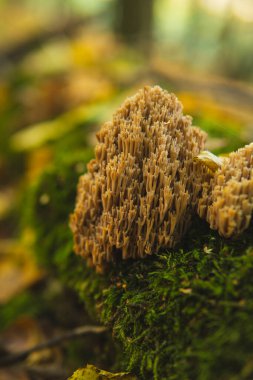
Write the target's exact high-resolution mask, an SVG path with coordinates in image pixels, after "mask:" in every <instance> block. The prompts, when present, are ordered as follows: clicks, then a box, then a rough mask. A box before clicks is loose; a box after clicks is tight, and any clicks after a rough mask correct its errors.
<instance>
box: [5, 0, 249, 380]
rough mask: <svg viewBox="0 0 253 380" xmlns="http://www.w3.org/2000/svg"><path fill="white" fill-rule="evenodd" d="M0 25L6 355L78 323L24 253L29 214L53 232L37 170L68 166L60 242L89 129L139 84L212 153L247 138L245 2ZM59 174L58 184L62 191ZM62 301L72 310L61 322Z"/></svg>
mask: <svg viewBox="0 0 253 380" xmlns="http://www.w3.org/2000/svg"><path fill="white" fill-rule="evenodd" d="M0 17H1V23H0V306H1V311H0V329H1V331H2V338H1V340H0V350H1V349H2V348H4V349H5V350H14V351H15V350H21V349H24V348H25V347H28V346H29V345H31V343H32V342H33V343H34V342H37V341H40V339H42V338H41V337H44V339H45V336H48V335H51V334H52V332H53V333H55V332H59V331H61V329H62V330H64V329H65V328H71V327H73V326H76V325H78V324H81V323H83V316H82V313H80V308H81V309H82V307H81V306H80V305H79V303H78V300H76V299H75V297H74V296H73V294H72V293H71V294H70V295H69V296H68V294H69V293H68V292H69V290H66V289H65V288H64V289H63V288H62V285H60V284H59V281H57V279H56V276H55V275H53V274H52V273H51V272H50V269H49V268H46V265H45V262H43V260H44V259H42V260H41V258H40V260H37V259H36V252H35V254H34V251H36V249H35V248H34V247H35V246H36V244H35V245H34V241H36V236H37V235H36V231H35V230H34V228H32V227H33V226H32V224H33V223H32V222H31V220H32V219H31V214H32V213H33V212H34V207H35V206H34V205H36V204H38V205H39V207H40V208H39V210H40V211H39V217H41V215H43V218H44V219H43V220H44V222H45V221H46V222H48V221H50V220H54V223H55V220H57V218H55V219H54V217H55V213H56V211H54V209H53V210H52V209H48V210H49V211H48V213H45V214H43V213H42V212H41V208H42V209H43V207H48V205H49V204H50V202H51V203H53V202H52V199H53V196H51V194H50V193H49V192H50V190H49V188H48V187H44V188H43V191H38V193H36V192H35V193H33V202H35V203H32V201H31V200H29V194H30V193H31V189H32V188H34V186H36V184H37V183H38V182H39V181H40V178H41V176H42V175H43V174H44V173H48V172H47V171H48V170H49V171H50V170H51V172H50V173H51V174H50V175H51V177H50V178H53V179H54V180H55V178H56V177H54V175H53V174H52V173H57V172H58V171H60V169H59V170H58V167H59V165H60V166H61V167H64V168H65V166H64V165H67V164H66V162H71V165H72V166H68V169H69V168H70V167H71V168H73V167H74V169H75V170H74V174H75V177H74V178H73V177H71V181H72V184H71V186H72V187H71V191H72V193H71V194H70V198H69V199H70V201H69V203H68V206H69V208H67V209H66V210H67V211H66V213H65V214H64V217H62V214H61V223H63V224H62V228H63V230H62V231H65V233H66V234H67V235H68V232H67V231H68V213H69V212H70V211H71V209H73V206H74V197H75V183H76V181H77V178H78V175H79V174H80V173H82V172H83V171H84V167H85V165H84V163H85V161H86V160H88V158H89V157H91V156H92V147H93V146H94V143H95V137H94V136H95V131H96V130H97V129H98V128H99V126H100V125H101V124H102V123H103V122H104V121H106V120H108V119H110V117H111V115H112V113H113V111H114V110H115V109H116V108H117V106H119V105H120V103H121V102H122V101H123V100H124V98H125V97H126V96H128V95H132V94H134V93H135V92H136V90H137V89H139V88H140V87H142V86H144V85H146V84H150V85H153V84H159V85H160V86H162V87H163V88H165V89H167V90H168V91H171V92H174V93H175V94H176V95H177V96H178V97H179V99H180V100H181V101H182V103H183V105H184V109H185V112H186V113H189V114H190V115H192V116H193V123H194V124H195V125H199V126H201V127H202V128H203V129H205V130H206V131H207V132H208V134H209V139H208V148H209V149H210V150H212V151H213V152H214V153H222V154H226V153H227V152H229V151H232V150H234V149H237V148H239V147H241V146H243V145H244V144H246V143H247V142H250V141H252V140H253V1H252V0H36V1H35V0H8V1H7V0H0ZM84 151H85V158H83V157H84V156H83V154H84V153H83V152H84ZM79 153H80V155H79ZM71 160H72V161H71ZM63 162H65V163H64V165H63V164H62V163H63ZM73 162H74V164H75V165H74V166H73ZM62 165H63V166H62ZM66 167H67V166H66ZM71 170H72V169H71ZM72 171H73V170H72ZM64 173H65V172H64ZM64 175H65V174H61V177H60V184H61V186H67V187H68V186H69V187H70V185H69V182H68V181H67V180H66V182H64V181H62V179H63V178H64V180H65V179H66V178H69V177H67V176H66V177H64ZM57 178H58V177H57ZM62 184H64V185H62ZM43 186H44V183H43ZM57 191H59V189H58V188H57ZM34 194H35V195H34ZM36 197H37V198H36ZM27 198H28V200H27ZM35 198H36V199H35ZM29 202H30V203H29ZM36 202H37V203H36ZM57 215H58V214H57ZM37 216H38V215H37ZM29 218H30V219H29ZM52 223H53V222H52ZM49 226H50V228H51V227H52V225H50V224H49ZM52 228H53V227H52ZM68 236H69V235H68ZM45 237H46V236H44V237H43V239H44V240H46V239H45ZM37 243H38V239H37ZM64 244H65V243H64ZM39 245H40V246H41V247H43V249H44V246H43V245H42V244H41V242H40V244H39ZM55 250H56V248H55V246H54V251H53V253H55ZM70 250H71V249H70ZM47 253H48V254H49V253H50V252H47ZM57 260H58V262H59V261H61V256H59V257H58V258H57ZM44 261H45V260H44ZM42 262H43V265H42ZM47 264H48V263H47ZM54 264H57V263H54ZM48 267H50V265H48ZM66 299H67V300H68V302H69V304H70V305H71V306H70V308H71V310H72V311H73V312H71V313H70V312H64V317H65V318H62V310H63V309H62V308H63V305H66ZM38 300H39V302H38ZM38 303H39V305H38ZM103 339H104V338H103ZM93 343H94V342H93ZM104 344H105V343H104V342H103V344H101V341H98V342H97V343H96V344H95V343H94V344H93V345H94V347H93V351H92V350H91V351H92V352H91V353H90V356H91V357H92V355H93V356H94V355H95V356H96V358H98V356H99V358H100V361H99V360H97V362H96V361H95V364H101V365H102V366H104V367H107V368H111V366H112V363H111V361H110V360H109V359H108V357H106V355H104V356H103V355H102V354H101V352H102V353H103V352H104V348H103V347H104ZM106 344H107V343H106ZM80 352H82V348H80V347H79V346H78V345H77V347H76V346H75V347H73V345H72V346H71V345H69V346H67V347H65V351H62V350H60V351H59V352H56V353H55V352H52V351H50V352H48V353H47V355H46V354H45V353H44V356H43V355H41V356H39V355H38V357H37V358H33V360H34V361H33V364H34V363H35V364H36V366H37V367H39V365H40V363H41V362H43V363H45V361H49V362H50V360H51V362H50V363H51V364H52V363H53V366H54V368H56V369H57V368H58V367H57V365H59V363H63V362H64V363H65V364H66V368H65V370H66V372H64V374H62V373H58V375H59V377H57V376H56V373H54V376H55V377H52V378H64V376H65V378H66V373H69V372H68V371H71V370H73V369H74V368H75V366H76V367H77V366H79V365H80V364H81V363H83V362H84V361H85V360H84V357H83V356H81V354H80ZM50 355H51V356H50ZM66 357H67V358H68V360H67V361H66ZM87 360H88V359H87ZM93 362H94V360H93ZM57 363H58V364H57ZM37 367H36V368H37ZM61 368H62V364H61ZM13 371H14V372H13ZM15 371H16V372H15ZM22 371H23V370H22ZM22 371H21V370H20V368H19V369H18V370H16V369H15V368H14V369H13V368H11V369H9V368H8V369H6V370H1V371H0V379H1V380H2V379H11V378H14V377H13V376H14V375H15V378H16V379H19V378H20V379H27V378H32V377H29V376H32V375H31V373H30V372H29V373H30V375H28V374H27V372H25V373H24V372H22ZM34 371H35V372H34ZM36 371H37V372H36ZM38 371H39V373H40V376H41V377H40V378H42V379H43V378H46V375H45V373H44V374H43V370H42V369H41V371H42V372H40V369H38V368H37V369H35V370H33V376H35V375H34V373H37V374H38ZM8 376H9V377H8ZM22 376H23V377H22ZM27 376H28V377H27ZM36 376H37V375H36ZM43 376H44V377H43ZM47 376H49V375H48V374H47ZM61 376H62V377H61ZM33 378H36V377H33Z"/></svg>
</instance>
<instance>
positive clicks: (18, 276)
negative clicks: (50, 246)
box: [0, 240, 44, 304]
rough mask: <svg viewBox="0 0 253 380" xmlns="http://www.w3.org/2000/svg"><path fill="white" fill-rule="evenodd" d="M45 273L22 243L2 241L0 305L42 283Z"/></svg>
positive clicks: (0, 253) (0, 248)
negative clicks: (35, 284) (37, 283)
mask: <svg viewBox="0 0 253 380" xmlns="http://www.w3.org/2000/svg"><path fill="white" fill-rule="evenodd" d="M43 277H44V273H43V272H42V270H41V269H40V268H38V266H37V265H36V263H35V260H34V257H33V255H32V253H31V252H29V250H28V249H27V247H25V246H23V245H22V242H20V241H15V240H14V241H13V240H0V304H4V303H5V302H7V301H8V300H9V299H11V298H12V297H13V296H15V295H16V294H18V293H20V292H22V291H23V290H25V289H27V288H28V287H29V286H31V285H33V284H34V283H36V282H38V281H40V280H41V279H42V278H43Z"/></svg>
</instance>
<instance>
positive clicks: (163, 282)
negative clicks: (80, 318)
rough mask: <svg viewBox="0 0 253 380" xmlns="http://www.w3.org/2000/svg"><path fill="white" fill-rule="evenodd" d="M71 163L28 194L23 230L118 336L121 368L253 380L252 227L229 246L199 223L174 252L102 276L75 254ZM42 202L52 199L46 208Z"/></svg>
mask: <svg viewBox="0 0 253 380" xmlns="http://www.w3.org/2000/svg"><path fill="white" fill-rule="evenodd" d="M86 159H87V156H86V157H85V158H84V157H83V158H82V159H81V162H84V161H85V160H86ZM75 160H76V159H75V158H73V157H72V158H71V159H68V160H65V161H64V160H63V161H62V160H61V161H60V162H57V163H56V166H55V167H53V168H51V169H50V170H48V171H47V172H45V173H44V174H43V175H42V177H41V178H40V180H39V181H38V183H37V184H36V186H35V187H34V188H33V189H32V190H31V191H30V192H29V196H27V204H26V209H27V210H30V211H29V212H28V213H27V218H26V222H27V223H28V222H29V223H28V224H29V225H30V226H33V228H34V230H35V232H36V244H35V248H36V253H37V255H38V257H39V259H40V260H41V262H43V263H44V264H45V265H47V266H48V267H51V268H53V270H54V271H56V270H57V271H58V273H59V276H60V277H61V278H62V279H63V280H64V281H65V282H67V283H68V285H70V286H71V287H72V288H74V289H75V290H76V291H77V292H78V294H79V295H80V298H81V299H82V300H83V302H84V303H85V305H86V307H87V308H88V309H89V310H90V312H91V313H94V311H95V310H96V311H97V314H98V315H99V317H100V319H101V320H102V321H103V322H104V323H105V324H107V325H109V326H110V327H111V328H112V330H113V336H114V337H115V338H116V339H117V340H118V341H119V342H120V343H121V346H122V349H121V350H122V351H123V352H124V361H123V363H121V369H122V370H128V371H131V372H134V373H136V374H137V375H138V376H139V377H140V378H141V379H145V380H147V379H159V380H162V379H178V380H179V379H180V380H182V379H194V380H209V379H210V380H211V379H212V380H213V379H221V380H227V379H229V380H230V379H233V380H237V379H238V380H239V379H240V380H241V379H252V378H253V361H252V358H253V324H252V313H253V301H252V300H253V234H252V232H253V231H252V229H253V228H252V227H251V229H249V230H248V231H247V233H245V234H244V235H243V236H242V237H241V238H240V240H239V241H231V240H224V239H222V238H220V237H219V236H218V235H217V234H216V233H215V232H212V231H210V229H209V228H208V226H207V225H206V224H205V223H204V222H202V221H200V220H196V221H195V223H194V225H193V226H192V228H191V230H190V233H189V234H188V236H187V237H186V238H185V240H184V241H183V242H182V243H181V245H180V246H179V247H178V248H177V249H175V250H170V251H166V252H160V253H157V254H155V255H153V256H152V257H150V258H148V259H145V260H137V261H127V262H122V263H118V264H117V266H114V267H113V266H112V267H111V270H110V271H109V272H108V273H106V274H105V275H104V276H101V275H97V274H96V273H95V272H94V271H93V270H91V269H89V268H87V267H86V265H85V263H84V261H82V260H81V259H80V258H78V257H76V256H75V255H74V254H73V252H72V236H71V234H70V232H69V228H68V214H69V212H71V210H72V209H73V207H74V199H75V193H76V182H77V176H78V174H79V173H77V172H75V170H73V168H75V167H76V161H75ZM77 161H78V162H79V158H78V160H77ZM73 165H74V166H73ZM44 194H46V195H48V196H49V199H50V201H49V202H48V203H47V202H46V203H45V202H42V204H41V199H43V198H41V197H42V196H43V195H44ZM44 198H45V197H44ZM46 199H47V198H46Z"/></svg>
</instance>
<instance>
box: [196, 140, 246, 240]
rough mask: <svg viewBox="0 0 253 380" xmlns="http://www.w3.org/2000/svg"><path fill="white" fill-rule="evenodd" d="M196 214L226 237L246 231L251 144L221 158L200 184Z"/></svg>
mask: <svg viewBox="0 0 253 380" xmlns="http://www.w3.org/2000/svg"><path fill="white" fill-rule="evenodd" d="M198 213H199V215H200V216H201V217H202V218H205V219H206V220H207V221H208V223H209V224H210V227H211V228H212V229H216V230H218V232H219V234H220V235H221V236H224V237H226V238H228V237H232V236H237V235H239V234H240V233H242V232H243V231H244V230H245V229H246V228H248V226H249V224H250V221H251V217H252V213H253V143H252V144H250V145H247V146H245V147H244V148H241V149H239V150H238V151H237V152H233V153H231V154H230V155H229V157H228V158H224V159H223V163H222V165H221V167H220V168H219V169H218V170H217V171H216V172H215V173H214V177H213V178H212V179H211V180H210V182H208V183H205V184H204V185H203V194H202V196H201V197H200V199H199V202H198Z"/></svg>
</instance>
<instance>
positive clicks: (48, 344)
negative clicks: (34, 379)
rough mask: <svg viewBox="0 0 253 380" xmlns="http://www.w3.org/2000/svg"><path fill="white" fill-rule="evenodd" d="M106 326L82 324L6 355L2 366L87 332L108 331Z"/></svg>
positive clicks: (2, 360) (0, 360)
mask: <svg viewBox="0 0 253 380" xmlns="http://www.w3.org/2000/svg"><path fill="white" fill-rule="evenodd" d="M106 330H107V329H106V327H103V326H81V327H77V328H75V329H73V330H71V331H68V332H66V333H64V334H62V335H59V336H56V337H54V338H52V339H49V340H48V341H46V342H43V343H39V344H37V345H35V346H33V347H31V348H29V349H27V350H24V351H21V352H17V353H13V354H9V355H6V356H4V357H2V358H1V359H0V367H3V366H7V365H12V364H15V363H17V362H20V361H22V360H25V359H26V358H27V357H28V356H29V355H30V354H31V353H33V352H35V351H40V350H44V349H45V348H50V347H53V346H57V345H58V344H60V343H61V342H63V341H66V340H70V339H74V338H77V337H80V336H83V335H86V334H102V333H104V332H105V331H106Z"/></svg>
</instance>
